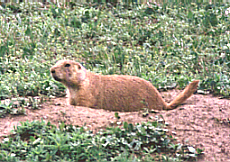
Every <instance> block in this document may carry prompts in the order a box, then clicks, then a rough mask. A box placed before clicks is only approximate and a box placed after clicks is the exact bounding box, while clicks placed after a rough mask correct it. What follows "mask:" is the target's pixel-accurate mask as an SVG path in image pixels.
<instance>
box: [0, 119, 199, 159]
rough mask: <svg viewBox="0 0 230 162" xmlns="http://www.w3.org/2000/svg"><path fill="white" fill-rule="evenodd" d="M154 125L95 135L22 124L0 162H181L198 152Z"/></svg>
mask: <svg viewBox="0 0 230 162" xmlns="http://www.w3.org/2000/svg"><path fill="white" fill-rule="evenodd" d="M158 119H159V118H157V119H156V121H152V122H150V121H149V122H145V123H141V124H136V125H132V124H128V123H126V122H124V123H123V125H121V126H119V127H110V128H107V129H106V130H102V131H100V132H97V133H96V134H95V133H94V134H93V133H92V132H91V131H89V130H87V129H85V128H83V127H76V126H72V125H65V124H64V123H60V125H59V127H56V126H55V125H52V124H51V123H49V122H48V123H46V122H45V121H43V120H41V121H32V122H28V121H27V122H21V125H20V126H17V127H15V129H14V131H13V133H14V134H13V135H11V136H10V137H6V138H4V139H3V142H2V143H0V160H1V161H124V162H125V161H159V160H160V161H183V160H188V159H189V160H195V159H196V157H198V156H199V155H201V154H202V151H203V150H201V149H195V148H194V147H192V146H186V145H182V144H180V143H177V142H176V140H175V139H173V137H172V135H169V133H168V130H167V129H165V125H164V124H163V123H162V122H160V120H158Z"/></svg>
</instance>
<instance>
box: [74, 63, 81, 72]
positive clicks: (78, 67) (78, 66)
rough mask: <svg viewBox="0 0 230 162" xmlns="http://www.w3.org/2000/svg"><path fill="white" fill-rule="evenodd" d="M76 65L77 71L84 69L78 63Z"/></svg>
mask: <svg viewBox="0 0 230 162" xmlns="http://www.w3.org/2000/svg"><path fill="white" fill-rule="evenodd" d="M74 65H75V66H76V67H77V70H82V69H83V66H82V65H81V64H80V63H78V62H74Z"/></svg>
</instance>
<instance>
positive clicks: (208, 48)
mask: <svg viewBox="0 0 230 162" xmlns="http://www.w3.org/2000/svg"><path fill="white" fill-rule="evenodd" d="M1 8H2V10H1V11H0V12H1V17H0V18H1V24H0V25H1V29H0V31H1V37H0V42H1V43H0V44H1V45H0V64H1V67H0V73H1V75H0V80H1V84H0V98H1V99H5V98H12V97H18V96H28V95H30V96H37V95H40V94H45V95H58V94H59V93H60V92H61V91H63V90H64V88H63V86H62V85H61V84H58V83H57V82H55V81H53V79H52V78H51V76H50V72H49V68H50V67H51V66H52V65H53V64H54V63H55V62H56V61H57V60H60V59H73V60H76V61H78V62H81V63H83V65H84V66H85V67H86V68H87V69H89V70H91V71H94V72H97V73H102V74H126V75H135V76H139V77H142V78H144V79H147V80H150V81H151V82H152V84H153V85H154V86H156V87H157V88H159V89H160V88H163V89H167V88H168V87H171V86H173V85H175V83H176V84H177V85H179V87H181V88H183V87H185V86H186V85H187V84H188V82H190V81H192V80H194V79H200V80H201V84H200V90H203V91H209V92H211V93H214V94H220V95H222V96H225V97H229V94H230V79H229V67H230V54H229V19H230V17H229V16H230V15H228V14H227V11H228V8H229V4H216V5H208V4H193V3H192V4H190V5H187V6H183V7H182V6H180V5H174V6H166V5H162V6H161V7H160V6H157V5H155V4H152V5H150V6H147V5H133V6H129V7H125V6H122V5H118V6H115V7H114V6H106V5H105V4H104V5H103V4H102V5H99V4H95V5H91V6H90V5H83V4H81V5H80V4H76V5H75V6H73V5H72V8H71V7H70V8H63V7H58V6H55V5H50V7H48V8H42V7H41V6H40V5H39V4H36V3H35V4H29V3H20V4H17V5H16V4H11V5H7V6H1Z"/></svg>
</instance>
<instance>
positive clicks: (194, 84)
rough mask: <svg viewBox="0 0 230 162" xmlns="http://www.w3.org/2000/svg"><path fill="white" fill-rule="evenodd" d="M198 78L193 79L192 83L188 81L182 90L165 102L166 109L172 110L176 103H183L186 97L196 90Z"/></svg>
mask: <svg viewBox="0 0 230 162" xmlns="http://www.w3.org/2000/svg"><path fill="white" fill-rule="evenodd" d="M198 83H199V80H195V81H193V82H192V83H190V84H189V85H188V86H187V87H186V88H185V89H184V90H183V92H181V93H180V94H179V95H178V96H176V98H175V99H174V100H173V101H172V102H170V103H169V104H167V106H166V110H172V109H175V108H176V107H177V106H178V105H180V104H181V103H183V102H184V101H185V100H186V99H188V98H189V97H190V96H191V95H192V94H193V93H194V92H195V91H196V90H197V87H198Z"/></svg>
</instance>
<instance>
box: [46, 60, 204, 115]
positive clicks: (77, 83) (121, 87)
mask: <svg viewBox="0 0 230 162" xmlns="http://www.w3.org/2000/svg"><path fill="white" fill-rule="evenodd" d="M50 71H51V74H52V76H53V78H54V79H55V80H57V81H59V82H61V83H63V84H64V85H65V86H66V87H67V89H68V100H69V103H70V104H71V105H77V106H86V107H91V108H98V109H99V108H100V109H106V110H113V111H138V110H140V109H142V108H148V109H156V110H171V109H175V108H176V107H177V106H178V105H179V104H181V103H182V102H184V101H185V100H186V99H187V98H189V97H190V96H191V95H192V94H193V93H194V92H195V91H196V89H197V86H198V83H199V81H198V80H196V81H193V82H192V83H190V84H189V85H188V86H187V87H186V88H185V90H184V91H183V92H181V93H180V94H179V95H178V96H177V97H176V98H175V99H174V100H173V101H172V102H171V103H169V104H167V103H166V102H165V101H164V100H163V99H162V97H161V95H160V93H159V92H158V91H157V89H156V88H155V87H154V86H153V85H152V84H151V83H150V82H148V81H146V80H144V79H142V78H138V77H135V76H127V75H99V74H95V73H92V72H90V71H87V70H86V69H85V68H84V67H83V66H82V65H81V64H80V63H77V62H74V61H70V60H61V61H58V62H57V63H56V65H54V66H53V67H52V68H51V69H50Z"/></svg>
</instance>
